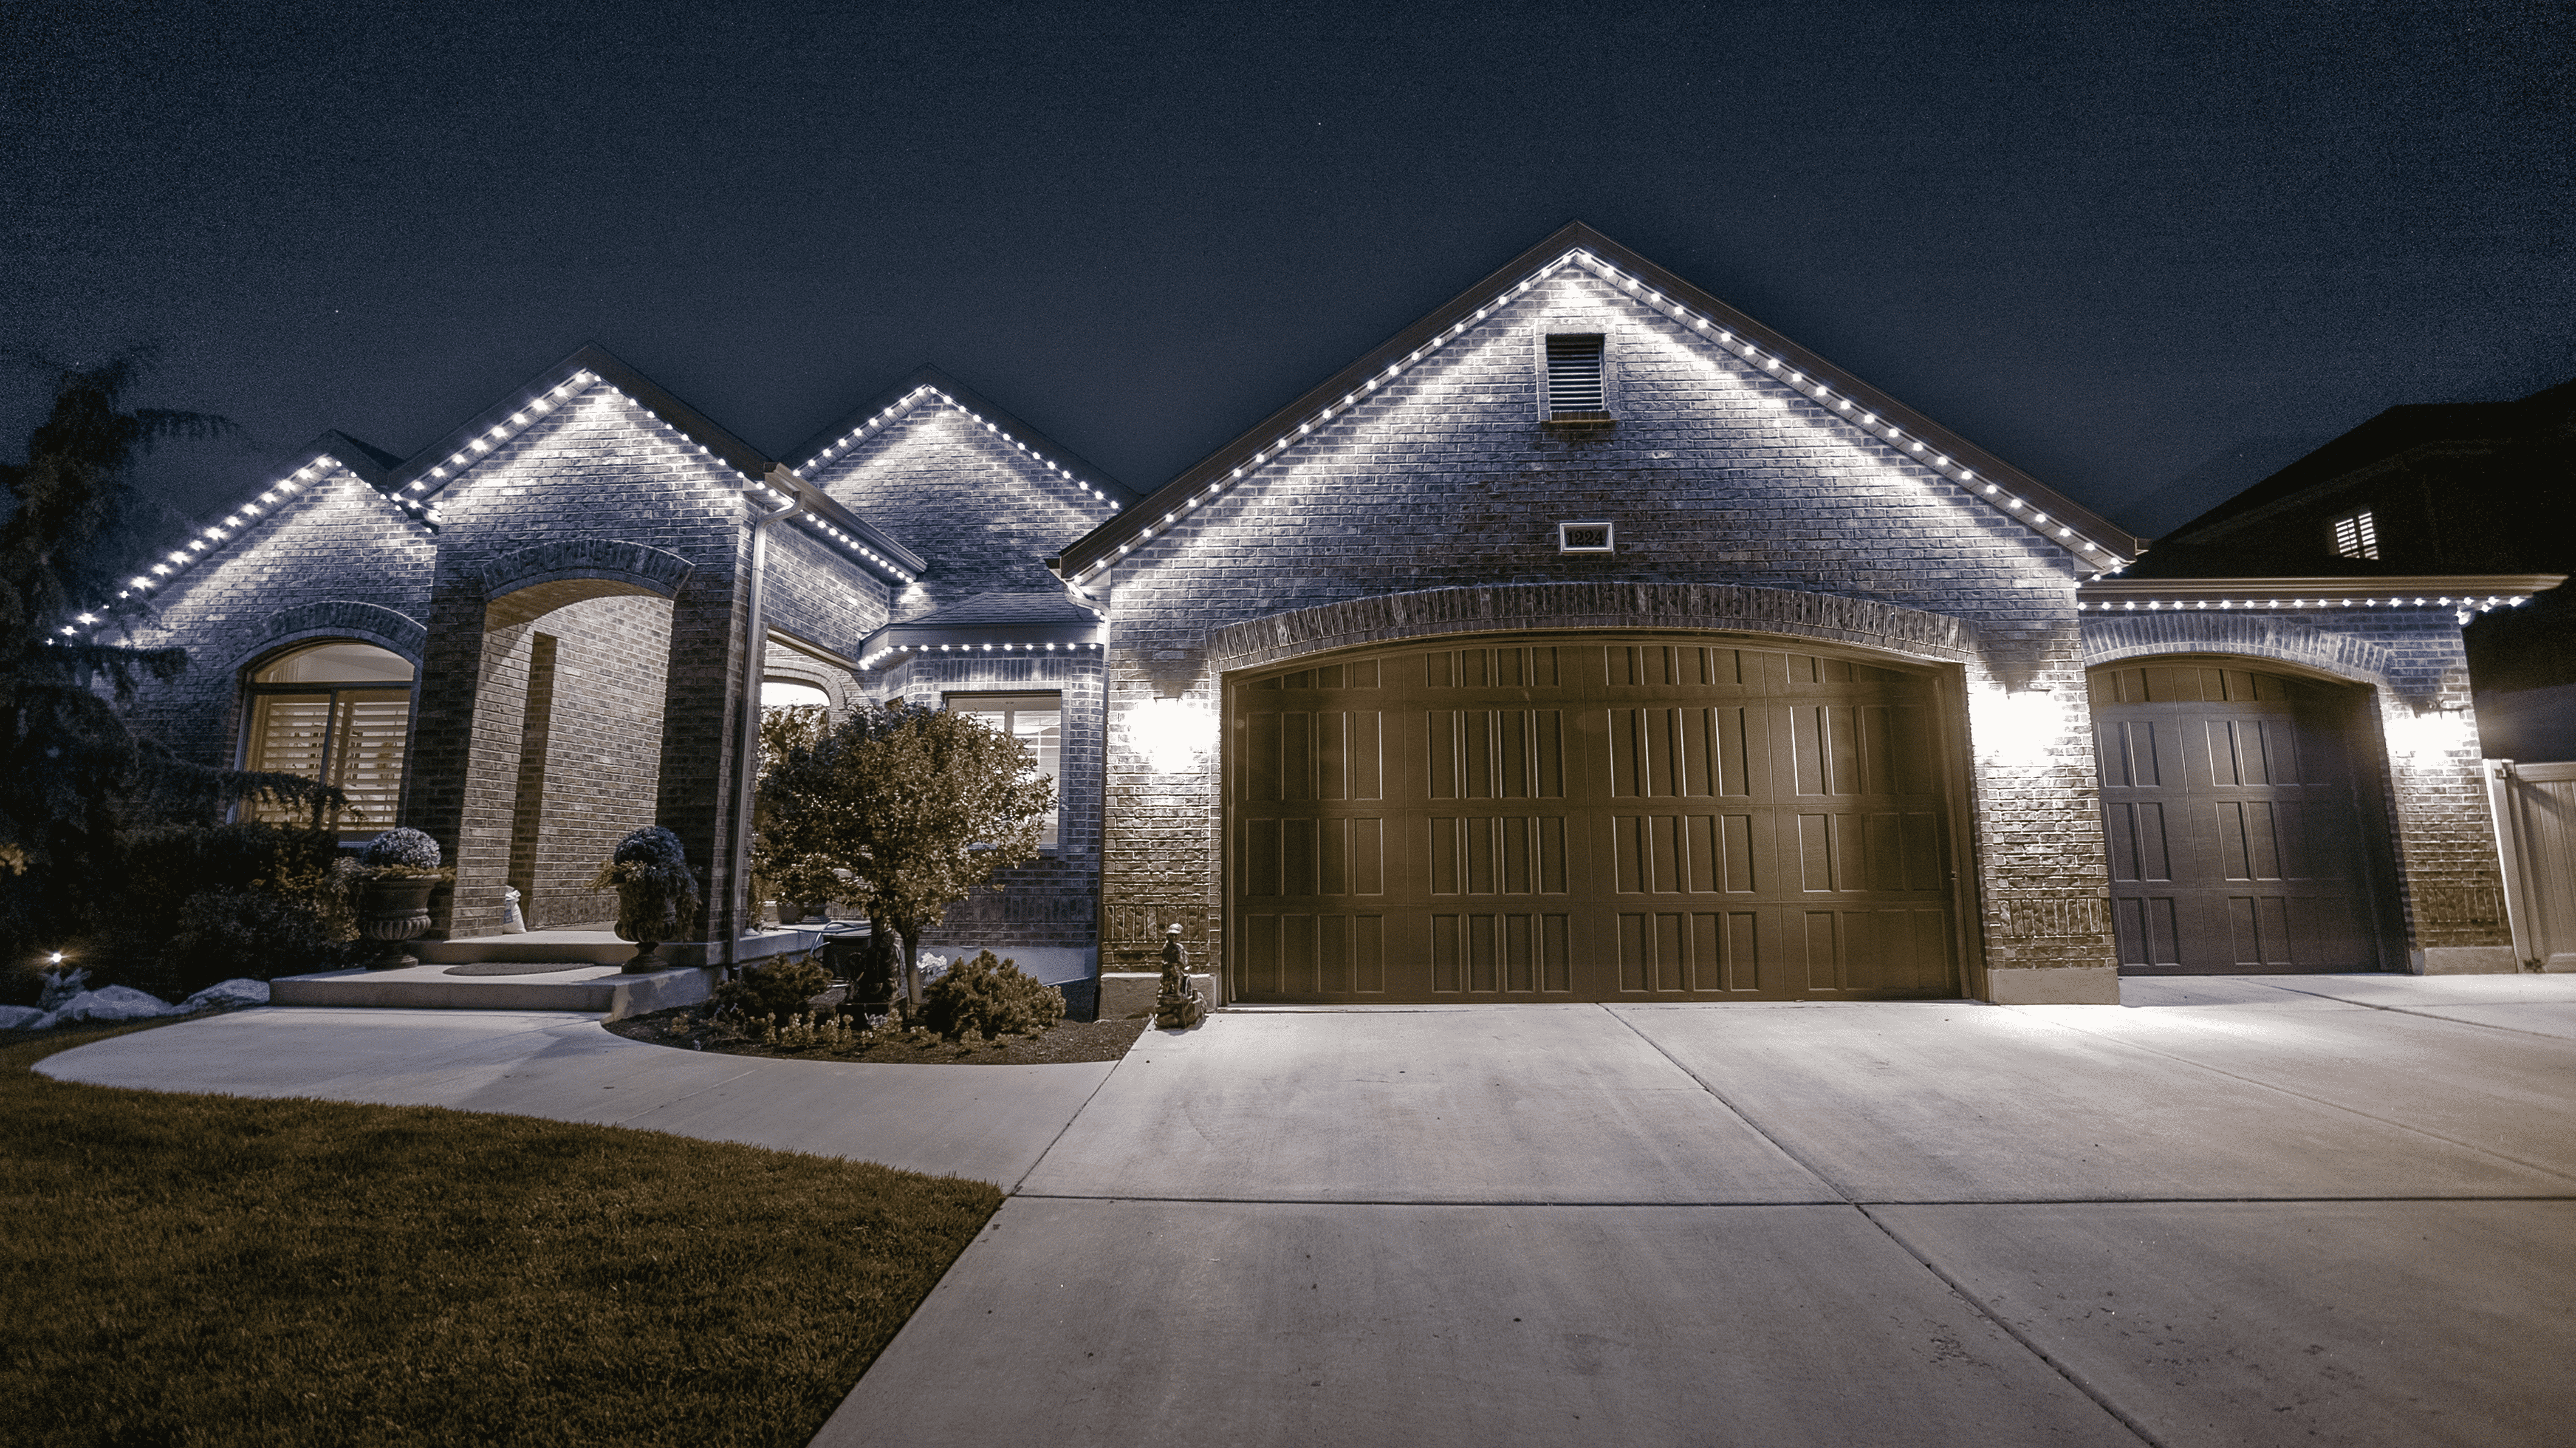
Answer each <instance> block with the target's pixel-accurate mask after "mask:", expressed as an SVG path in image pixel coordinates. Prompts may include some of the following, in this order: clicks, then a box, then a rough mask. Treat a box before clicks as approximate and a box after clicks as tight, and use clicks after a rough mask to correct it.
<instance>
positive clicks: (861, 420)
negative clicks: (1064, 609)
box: [788, 363, 1136, 512]
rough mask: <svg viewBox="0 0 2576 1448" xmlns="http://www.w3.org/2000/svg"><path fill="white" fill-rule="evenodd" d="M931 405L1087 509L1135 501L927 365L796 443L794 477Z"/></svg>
mask: <svg viewBox="0 0 2576 1448" xmlns="http://www.w3.org/2000/svg"><path fill="white" fill-rule="evenodd" d="M936 406H946V407H953V408H955V409H956V410H957V411H959V412H961V413H964V414H965V415H966V416H967V417H968V418H970V419H972V420H974V421H975V422H977V423H979V424H981V425H982V426H983V428H984V429H985V430H986V431H987V432H990V433H992V434H993V435H994V436H995V437H997V438H999V439H1001V440H1002V441H1003V442H1006V443H1008V444H1010V445H1011V446H1013V447H1015V448H1017V449H1019V450H1020V451H1021V452H1022V453H1025V454H1027V455H1028V457H1029V458H1030V460H1032V461H1034V462H1035V463H1037V464H1038V465H1039V466H1040V467H1042V468H1044V469H1045V470H1046V471H1047V472H1048V474H1050V475H1051V476H1052V477H1054V478H1055V479H1056V480H1057V481H1058V482H1059V483H1060V484H1061V485H1063V486H1064V487H1065V488H1066V490H1067V491H1068V493H1069V494H1071V495H1073V496H1075V497H1077V498H1078V499H1079V500H1080V502H1081V503H1082V504H1083V505H1084V506H1085V507H1087V508H1090V509H1092V510H1094V511H1099V510H1104V509H1105V510H1107V511H1110V512H1115V511H1117V510H1118V509H1121V508H1124V507H1127V506H1128V505H1129V504H1132V503H1134V502H1135V501H1136V492H1135V490H1134V489H1132V488H1130V487H1128V486H1127V485H1126V484H1125V483H1122V482H1120V481H1118V480H1117V479H1116V478H1113V477H1111V476H1110V475H1109V474H1108V473H1106V472H1104V471H1102V470H1101V469H1100V468H1098V467H1095V466H1093V465H1092V464H1091V463H1090V462H1088V461H1086V460H1085V459H1084V458H1083V457H1082V456H1081V455H1080V454H1078V453H1076V452H1074V451H1073V449H1071V448H1068V447H1066V446H1064V445H1063V444H1062V443H1059V442H1057V441H1055V440H1054V439H1053V438H1050V437H1048V436H1046V435H1045V434H1044V433H1041V432H1039V431H1038V430H1037V429H1036V428H1034V427H1031V426H1029V425H1028V423H1026V422H1024V421H1022V420H1021V419H1020V418H1018V417H1016V416H1014V415H1012V414H1011V413H1010V412H1009V411H1008V410H1007V409H1004V408H1001V407H998V406H996V405H994V403H993V402H992V400H991V399H990V398H987V397H985V396H984V395H983V394H981V393H979V392H977V391H975V390H974V389H973V388H971V387H968V386H967V385H966V384H964V383H962V382H959V381H958V380H957V379H956V378H954V377H951V376H949V375H948V374H947V373H945V372H942V371H940V370H939V369H938V368H936V367H933V366H930V365H929V364H927V363H924V364H923V365H921V366H920V367H917V368H914V369H913V371H912V374H911V375H910V376H908V377H906V378H904V379H903V380H902V381H901V382H898V383H896V384H895V385H894V386H892V387H889V388H887V389H886V390H885V391H883V392H880V393H878V394H877V395H876V396H875V397H873V398H870V399H869V400H868V401H867V402H866V403H865V404H864V405H862V406H860V407H858V408H855V409H853V410H852V411H851V412H850V413H849V414H848V415H847V416H845V417H843V418H842V419H841V420H840V421H838V422H835V423H833V424H832V425H831V426H830V427H827V428H824V429H823V430H822V431H821V432H818V433H816V434H814V435H813V436H812V437H809V438H807V439H806V440H805V441H804V442H802V443H800V444H798V445H797V446H796V448H795V449H794V450H792V451H791V452H789V453H788V456H789V457H791V458H799V459H802V461H800V462H798V463H796V464H795V466H794V471H795V473H796V475H797V476H798V477H805V478H810V477H815V476H819V474H820V470H822V469H825V468H828V467H830V466H831V465H832V464H833V463H835V462H837V461H839V460H840V459H842V458H844V457H846V456H848V455H849V453H850V452H851V451H852V450H853V449H855V448H857V447H858V446H859V445H860V444H862V443H864V442H866V441H867V440H868V439H869V438H871V437H874V436H876V435H877V434H878V433H880V432H883V431H885V429H886V428H887V427H889V426H891V425H892V424H894V423H895V422H897V421H899V420H901V419H902V418H903V417H904V416H905V415H906V414H908V413H911V412H913V411H915V410H916V409H919V408H923V407H936Z"/></svg>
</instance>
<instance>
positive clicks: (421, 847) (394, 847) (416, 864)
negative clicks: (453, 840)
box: [358, 827, 440, 879]
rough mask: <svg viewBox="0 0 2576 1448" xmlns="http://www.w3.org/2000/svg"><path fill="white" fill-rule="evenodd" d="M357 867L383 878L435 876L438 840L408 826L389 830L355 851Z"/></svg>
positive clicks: (438, 862)
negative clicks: (356, 852)
mask: <svg viewBox="0 0 2576 1448" xmlns="http://www.w3.org/2000/svg"><path fill="white" fill-rule="evenodd" d="M358 864H359V866H360V868H362V869H364V870H366V871H367V872H368V873H369V874H372V875H377V876H380V877H383V878H387V879H399V878H401V877H402V876H405V875H429V874H436V873H437V872H438V870H439V864H440V860H439V854H438V841H436V840H433V839H431V838H430V837H429V836H427V835H425V834H423V833H421V832H420V831H419V830H415V829H411V828H409V827H402V828H397V829H390V830H387V831H385V832H384V833H383V834H381V835H378V836H376V837H375V838H374V839H372V840H369V841H367V843H366V845H365V846H364V847H363V848H361V849H360V850H359V851H358Z"/></svg>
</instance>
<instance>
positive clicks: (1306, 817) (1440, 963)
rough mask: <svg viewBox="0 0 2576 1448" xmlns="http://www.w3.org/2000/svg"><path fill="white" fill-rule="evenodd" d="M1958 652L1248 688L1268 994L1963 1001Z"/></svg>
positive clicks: (1242, 871)
mask: <svg viewBox="0 0 2576 1448" xmlns="http://www.w3.org/2000/svg"><path fill="white" fill-rule="evenodd" d="M1940 698H1941V691H1940V690H1939V689H1938V688H1937V687H1936V686H1935V680H1934V677H1933V675H1932V674H1931V673H1930V671H1928V670H1922V669H1904V668H1898V667H1890V666H1887V665H1885V664H1883V663H1877V662H1869V661H1864V660H1863V659H1860V658H1857V657H1854V656H1851V655H1848V654H1844V653H1839V652H1819V651H1817V649H1816V648H1815V646H1814V645H1811V644H1808V643H1806V642H1804V641H1794V642H1793V641H1788V640H1777V639H1773V640H1748V639H1744V638H1740V637H1735V638H1730V637H1717V636H1711V635H1706V634H1700V635H1682V636H1676V635H1673V634H1669V633H1662V634H1657V633H1615V634H1536V635H1521V636H1502V637H1494V636H1481V637H1457V636H1451V637H1448V638H1442V639H1436V640H1424V641H1420V642H1417V643H1413V644H1408V645H1393V646H1380V647H1376V648H1372V649H1365V650H1351V651H1345V652H1342V653H1339V654H1335V655H1330V656H1325V657H1322V658H1319V659H1310V660H1299V661H1295V662H1293V663H1283V664H1275V665H1271V666H1268V667H1263V668H1256V669H1250V670H1246V671H1243V672H1242V673H1239V674H1237V675H1235V676H1233V677H1231V678H1230V679H1229V680H1228V682H1227V688H1226V700H1227V725H1226V727H1227V741H1228V742H1227V749H1226V760H1225V795H1226V800H1227V807H1226V876H1227V900H1228V905H1229V909H1228V917H1229V929H1228V931H1227V936H1228V940H1229V955H1230V965H1231V967H1232V980H1233V982H1234V993H1235V994H1236V996H1237V997H1238V998H1241V999H1245V1000H1252V1001H1261V1000H1274V1001H1287V1000H1301V1001H1361V1002H1367V1001H1380V1002H1420V1001H1604V1000H1631V1001H1640V1000H1692V999H1701V1000H1710V999H1725V1000H1765V999H1772V1000H1778V999H1843V1000H1849V999H1884V998H1906V997H1950V996H1957V995H1959V994H1961V981H1960V968H1959V961H1960V954H1961V951H1960V947H1959V941H1958V933H1959V911H1958V909H1957V905H1956V901H1955V899H1954V895H1955V891H1956V881H1957V878H1958V856H1959V852H1960V850H1961V848H1962V846H1961V844H1960V842H1959V841H1958V840H1957V839H1956V838H1955V836H1954V825H1955V823H1956V821H1957V820H1958V819H1959V818H1960V817H1961V813H1962V812H1961V811H1960V809H1959V807H1958V803H1957V795H1958V784H1957V780H1958V771H1957V770H1956V769H1955V768H1954V767H1953V766H1952V763H1951V761H1953V760H1954V759H1955V758H1956V755H1957V746H1956V740H1957V738H1958V731H1957V728H1956V722H1955V721H1954V720H1952V719H1950V718H1948V717H1946V711H1945V708H1944V706H1943V705H1942V704H1941V703H1940Z"/></svg>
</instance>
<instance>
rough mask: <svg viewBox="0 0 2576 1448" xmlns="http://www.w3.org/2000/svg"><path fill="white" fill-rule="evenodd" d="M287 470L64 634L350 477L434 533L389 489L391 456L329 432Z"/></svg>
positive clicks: (415, 506) (147, 565)
mask: <svg viewBox="0 0 2576 1448" xmlns="http://www.w3.org/2000/svg"><path fill="white" fill-rule="evenodd" d="M288 457H289V459H290V461H291V464H292V465H291V466H289V467H285V468H281V469H280V470H279V472H278V474H277V476H276V477H275V479H274V480H273V481H271V482H270V483H269V484H268V486H267V487H265V488H262V489H261V490H260V491H259V492H258V494H256V495H255V496H253V497H249V498H245V499H244V500H242V501H241V502H240V503H238V504H235V505H234V506H233V508H232V509H231V510H230V511H229V512H227V513H225V514H224V516H223V518H222V520H221V521H219V522H216V523H211V524H208V525H207V526H205V527H203V528H200V529H198V530H197V531H196V532H195V533H194V534H193V535H192V536H190V537H189V538H188V539H187V540H186V541H185V542H183V543H179V544H175V545H173V546H172V547H171V548H170V549H169V551H167V552H166V553H163V554H161V555H159V556H158V557H156V558H154V559H152V560H150V561H148V562H144V563H139V564H137V565H136V569H135V572H134V574H133V576H131V577H130V578H128V579H127V580H126V583H125V587H124V588H123V589H121V590H119V591H118V593H117V595H116V600H115V602H101V603H100V604H98V605H96V606H94V607H92V608H89V609H85V610H83V611H82V612H81V613H79V614H77V615H75V616H74V619H73V623H72V624H65V625H62V626H61V627H60V630H59V631H60V632H62V633H64V634H75V633H77V632H78V631H79V630H78V628H77V627H76V626H75V625H84V626H95V625H97V624H99V623H102V622H105V621H106V619H107V618H108V617H109V616H110V615H111V614H112V613H113V612H114V610H115V606H116V603H122V602H128V601H131V600H135V599H143V598H149V597H151V596H153V595H154V594H155V593H158V592H160V591H161V590H163V589H165V588H167V587H169V586H170V585H172V584H173V583H176V582H177V581H179V579H180V578H181V576H182V575H183V574H185V573H186V572H187V571H188V570H189V569H191V568H194V567H196V566H197V565H198V564H200V563H203V562H205V561H206V560H207V559H209V558H213V557H215V556H217V555H218V554H221V553H223V552H225V551H226V550H228V549H231V548H234V547H237V546H239V545H240V544H242V543H243V542H245V541H246V540H249V539H253V538H256V537H258V536H259V535H260V534H262V533H263V532H265V531H266V530H267V529H268V527H269V526H270V525H272V524H274V523H275V522H276V521H277V520H278V519H279V518H280V517H283V516H284V515H285V513H286V511H287V510H288V509H289V508H290V507H291V506H292V505H293V504H294V503H295V501H296V500H297V498H298V497H299V496H301V495H304V494H306V493H307V492H309V491H310V490H313V489H316V488H320V487H324V486H327V485H328V484H329V483H330V482H331V480H332V479H334V478H336V477H340V476H344V475H345V476H348V477H352V478H355V479H357V480H358V481H359V482H361V483H364V484H366V485H367V487H369V488H370V489H372V490H374V492H375V493H376V494H377V496H378V497H380V498H382V499H383V500H384V505H385V507H386V508H387V509H388V510H389V511H390V512H393V513H395V514H397V515H399V516H401V517H403V518H406V519H408V520H409V521H410V522H411V523H412V524H413V525H414V526H416V527H418V528H419V529H420V531H421V534H422V536H424V537H426V536H429V535H430V534H432V533H434V532H435V531H436V525H435V524H433V523H432V522H431V521H430V519H429V517H428V509H427V508H426V507H424V506H423V505H422V504H420V503H418V502H416V501H411V500H407V499H405V498H403V497H401V496H399V495H398V494H397V493H396V492H395V491H394V489H393V485H392V479H391V471H390V469H389V468H388V466H387V461H388V460H389V459H390V458H391V457H392V454H390V453H386V452H383V451H381V450H379V449H377V448H374V447H370V446H369V445H367V444H366V443H363V442H360V441H359V440H358V439H356V438H354V437H351V436H349V435H348V434H347V433H344V432H340V431H337V430H333V431H330V432H325V433H323V434H322V435H321V436H320V437H318V438H315V439H314V440H313V441H312V442H310V443H308V444H306V445H305V446H304V447H302V448H300V449H298V450H296V451H295V452H293V453H290V454H288Z"/></svg>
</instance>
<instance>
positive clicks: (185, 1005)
mask: <svg viewBox="0 0 2576 1448" xmlns="http://www.w3.org/2000/svg"><path fill="white" fill-rule="evenodd" d="M267 1004H268V982H267V981H264V980H252V979H250V978H248V977H247V976H244V977H238V978H236V979H233V980H227V981H223V982H220V983H218V984H215V985H210V986H208V987H206V988H205V989H204V990H201V991H199V992H197V993H196V994H195V995H192V996H190V997H188V998H187V999H186V1000H184V1001H181V1002H179V1004H178V1005H177V1006H176V1007H175V1008H174V1009H177V1010H182V1011H202V1010H209V1009H213V1008H215V1007H219V1006H264V1005H267Z"/></svg>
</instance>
